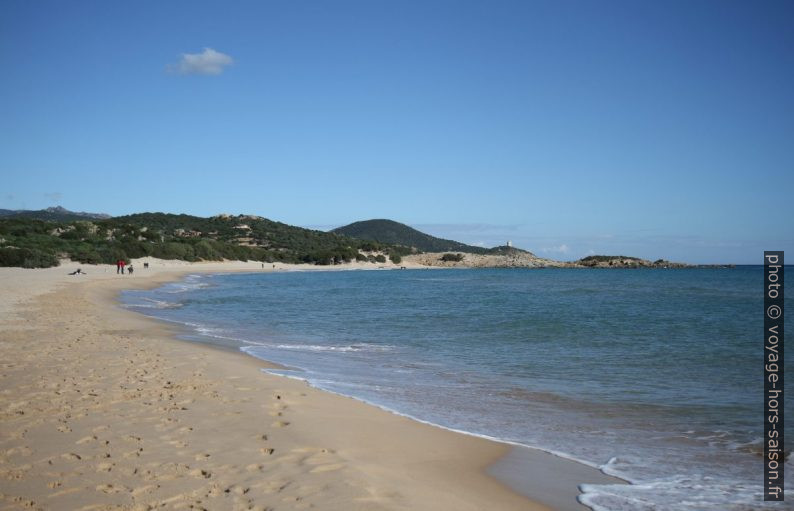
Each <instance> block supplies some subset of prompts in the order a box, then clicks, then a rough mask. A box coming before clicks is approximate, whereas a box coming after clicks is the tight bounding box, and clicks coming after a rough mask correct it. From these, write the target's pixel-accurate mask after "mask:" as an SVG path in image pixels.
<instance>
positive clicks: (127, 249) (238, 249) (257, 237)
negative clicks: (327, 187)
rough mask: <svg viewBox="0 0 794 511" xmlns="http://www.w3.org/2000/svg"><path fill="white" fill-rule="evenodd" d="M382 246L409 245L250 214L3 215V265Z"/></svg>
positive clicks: (242, 256) (248, 256)
mask: <svg viewBox="0 0 794 511" xmlns="http://www.w3.org/2000/svg"><path fill="white" fill-rule="evenodd" d="M376 251H379V252H385V253H387V254H389V255H390V256H392V258H393V260H398V259H397V258H398V256H400V255H404V254H405V253H407V252H408V251H407V249H405V248H403V247H396V246H392V245H388V244H383V243H378V242H373V241H368V240H361V239H354V238H350V237H347V236H344V235H340V234H335V233H328V232H322V231H314V230H310V229H303V228H301V227H294V226H291V225H287V224H284V223H281V222H274V221H272V220H268V219H266V218H262V217H256V216H249V215H238V216H232V215H218V216H213V217H210V218H202V217H196V216H191V215H174V214H166V213H139V214H134V215H128V216H121V217H113V218H107V219H81V220H72V221H47V220H38V219H33V218H25V217H19V216H12V217H0V266H25V267H47V266H54V265H57V264H58V258H70V259H72V260H75V261H80V262H84V263H107V264H109V263H113V262H115V261H116V260H118V259H133V258H139V257H144V256H152V257H159V258H162V259H180V260H185V261H199V260H205V261H217V260H221V259H236V260H255V261H263V262H275V261H282V262H287V263H311V264H337V263H341V262H343V261H351V260H354V259H356V260H367V259H370V258H371V259H375V257H376V256H375V255H372V254H370V256H369V257H368V256H366V255H364V254H362V253H361V252H376ZM381 258H382V257H381Z"/></svg>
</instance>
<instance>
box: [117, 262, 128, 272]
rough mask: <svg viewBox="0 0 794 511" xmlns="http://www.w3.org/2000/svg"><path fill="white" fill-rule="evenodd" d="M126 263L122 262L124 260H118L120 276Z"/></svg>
mask: <svg viewBox="0 0 794 511" xmlns="http://www.w3.org/2000/svg"><path fill="white" fill-rule="evenodd" d="M126 264H127V263H125V262H124V259H119V266H120V267H121V274H122V275H124V265H126Z"/></svg>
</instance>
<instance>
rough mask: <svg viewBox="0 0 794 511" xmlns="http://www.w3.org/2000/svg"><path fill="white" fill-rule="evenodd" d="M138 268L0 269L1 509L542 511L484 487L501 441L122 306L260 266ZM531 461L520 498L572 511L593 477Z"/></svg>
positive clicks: (540, 458)
mask: <svg viewBox="0 0 794 511" xmlns="http://www.w3.org/2000/svg"><path fill="white" fill-rule="evenodd" d="M139 263H140V262H136V264H135V267H136V271H135V273H134V275H133V276H128V275H125V276H121V275H116V273H115V267H107V266H86V265H82V268H83V269H84V270H85V271H86V272H87V275H82V276H81V275H75V276H68V275H67V273H68V272H70V271H73V269H75V268H77V267H78V266H80V265H77V264H76V263H69V264H66V265H64V266H61V267H58V268H51V269H46V270H23V269H18V268H0V318H1V322H0V396H1V397H0V425H1V426H2V427H0V509H58V510H60V509H70V510H71V509H219V510H221V509H223V510H225V509H273V510H278V509H308V508H317V509H323V510H353V509H368V510H369V509H372V510H378V509H384V510H386V509H389V510H391V509H405V510H424V509H427V510H468V509H471V510H478V509H487V510H534V509H548V507H545V506H543V505H541V504H537V503H535V502H533V501H530V500H528V499H527V498H525V497H523V496H521V495H519V494H518V493H515V492H513V491H511V490H510V489H508V488H507V487H506V486H504V485H503V484H502V483H500V482H499V481H497V480H496V479H494V478H492V477H491V476H489V475H487V473H486V469H487V467H489V466H491V465H492V464H493V463H494V462H495V461H497V460H498V459H500V458H502V457H504V456H505V455H506V454H507V453H508V452H509V451H510V447H509V446H506V445H504V444H500V443H496V442H491V441H488V440H484V439H481V438H476V437H472V436H467V435H462V434H457V433H453V432H449V431H446V430H443V429H441V428H436V427H433V426H429V425H425V424H421V423H418V422H415V421H412V420H409V419H407V418H404V417H400V416H397V415H394V414H391V413H388V412H385V411H382V410H380V409H377V408H375V407H372V406H369V405H366V404H363V403H361V402H358V401H355V400H353V399H349V398H344V397H340V396H337V395H334V394H330V393H326V392H322V391H319V390H316V389H313V388H310V387H308V386H307V385H306V384H304V383H302V382H299V381H296V380H290V379H287V378H282V377H278V376H274V375H270V374H266V373H263V372H262V368H263V367H266V366H267V365H266V363H264V362H261V361H258V360H256V359H253V358H250V357H248V356H245V355H243V354H241V353H238V352H232V351H225V350H219V349H213V348H210V347H206V346H203V345H200V344H197V343H188V342H183V341H178V340H176V339H175V338H174V333H175V332H174V330H173V329H172V328H171V327H169V326H168V325H163V324H161V323H159V322H156V321H153V320H149V319H147V318H144V317H142V316H139V315H137V314H134V313H132V312H129V311H127V310H125V309H123V308H121V307H118V306H117V304H116V300H115V297H116V296H117V294H118V292H119V291H120V290H121V289H124V288H131V287H149V286H154V285H157V284H159V283H162V282H165V281H168V280H173V279H175V278H178V277H179V276H181V275H184V274H186V273H194V272H197V271H210V272H217V271H262V269H261V265H260V264H259V263H210V264H201V265H196V264H180V263H175V262H169V263H165V262H162V261H154V260H152V261H151V267H150V268H149V269H148V270H144V269H143V265H142V264H139ZM370 267H371V265H370ZM279 268H280V269H284V266H283V265H279ZM302 269H304V267H302ZM264 271H272V268H267V269H266V270H264ZM532 453H533V454H531V455H530V456H529V461H527V458H526V457H525V458H524V462H526V463H528V464H525V465H524V466H523V467H522V469H521V470H522V471H524V470H528V471H529V473H530V474H531V475H532V477H530V478H529V479H530V481H531V483H530V484H523V483H521V482H519V483H517V485H516V486H518V487H520V489H522V490H524V493H527V492H529V494H530V495H532V497H533V500H534V501H536V502H546V503H548V504H550V505H551V507H553V508H559V509H576V508H581V509H583V507H582V506H580V505H579V504H577V503H576V501H575V496H576V494H577V490H576V485H577V484H578V483H581V482H598V481H599V479H598V477H597V476H601V477H603V476H602V475H601V474H600V473H598V472H597V471H595V470H592V469H587V470H589V471H590V472H588V473H586V474H585V475H581V474H578V473H575V471H571V470H568V468H570V467H571V466H573V465H575V466H576V467H581V466H579V465H577V464H574V463H571V462H568V461H565V460H561V459H559V458H556V457H554V456H551V455H546V454H544V453H539V452H536V451H532ZM566 467H568V468H566ZM574 473H575V476H571V477H568V476H566V475H565V474H569V475H570V474H574ZM581 479H587V480H581ZM552 481H557V485H558V486H561V488H557V487H555V486H553V485H552V484H551V482H552ZM514 484H515V483H514ZM548 488H553V489H552V490H548Z"/></svg>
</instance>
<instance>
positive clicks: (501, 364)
mask: <svg viewBox="0 0 794 511" xmlns="http://www.w3.org/2000/svg"><path fill="white" fill-rule="evenodd" d="M762 280H763V277H762V268H761V267H740V268H737V269H731V270H634V271H632V270H601V271H599V270H405V271H346V272H288V273H270V274H244V275H242V274H236V275H217V276H190V277H188V278H187V279H185V280H184V281H183V282H180V283H174V284H168V285H165V286H163V287H161V288H159V289H156V290H152V291H128V292H125V293H124V298H123V299H124V301H125V302H126V303H127V304H128V306H130V307H131V308H133V309H135V310H139V311H141V312H143V313H145V314H148V315H151V316H155V317H158V318H161V319H166V320H169V321H175V322H178V323H181V324H184V325H186V326H187V327H189V332H190V333H189V334H188V337H189V338H190V339H192V340H196V341H201V342H212V343H218V344H228V345H232V346H239V347H241V349H243V350H244V351H245V352H247V353H249V354H251V355H253V356H256V357H260V358H263V359H267V360H272V361H275V362H279V363H281V364H284V365H286V366H288V367H290V368H292V369H291V370H289V371H283V372H282V373H283V374H288V375H290V376H293V377H299V378H303V379H306V380H308V381H309V382H310V383H311V384H313V385H315V386H317V387H320V388H323V389H327V390H331V391H334V392H338V393H342V394H346V395H350V396H354V397H357V398H360V399H363V400H365V401H368V402H371V403H373V404H377V405H379V406H382V407H384V408H388V409H391V410H395V411H397V412H399V413H402V414H406V415H409V416H412V417H416V418H418V419H421V420H425V421H429V422H432V423H436V424H439V425H442V426H445V427H448V428H453V429H459V430H464V431H467V432H470V433H474V434H480V435H487V436H490V437H496V438H499V439H503V440H507V441H511V442H517V443H520V444H524V445H528V446H533V447H539V448H542V449H545V450H548V451H552V452H555V453H557V454H560V455H563V456H566V457H570V458H573V459H576V460H580V461H582V462H585V463H588V464H590V465H593V466H596V467H599V468H601V469H602V470H603V471H604V472H606V473H609V474H612V475H617V476H620V477H623V478H625V479H627V480H629V481H631V482H632V483H634V484H632V485H590V486H586V487H585V488H584V490H585V494H584V495H583V496H582V502H583V503H586V504H587V505H590V506H591V507H593V508H595V509H607V510H643V509H648V510H650V509H698V510H728V509H734V510H737V509H758V508H763V507H764V506H763V502H762V500H761V499H762V496H761V495H762V494H761V492H762V458H761V457H760V455H759V454H758V452H759V451H760V449H761V448H762V445H761V437H762V434H763V429H762V415H761V410H762V394H763V380H762V373H761V368H762V339H763V337H762V331H763V317H762V311H763V295H762V291H761V285H762ZM786 305H787V306H788V307H789V309H790V310H791V300H787V301H786ZM787 367H788V368H789V374H792V373H791V367H790V364H788V365H787ZM789 381H791V378H789ZM792 391H793V390H792V389H791V388H788V389H787V395H788V396H791V393H792ZM787 401H788V400H787ZM792 421H794V417H793V418H790V419H789V424H792ZM787 434H788V435H789V438H792V437H791V436H790V435H791V428H787ZM792 475H794V467H792V466H791V463H789V464H788V466H787V476H792ZM787 481H791V478H790V477H787ZM786 487H787V491H789V492H792V493H791V495H794V486H792V485H791V484H790V482H788V483H787V484H786ZM784 506H785V504H783V505H781V503H778V504H777V505H774V506H769V508H770V509H771V508H775V509H784V508H785V507H784ZM788 509H791V507H789V508H788Z"/></svg>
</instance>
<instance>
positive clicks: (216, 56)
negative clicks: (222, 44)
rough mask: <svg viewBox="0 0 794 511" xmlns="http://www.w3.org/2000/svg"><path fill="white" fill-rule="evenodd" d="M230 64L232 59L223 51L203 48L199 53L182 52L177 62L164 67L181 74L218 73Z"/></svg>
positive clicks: (232, 61) (232, 62)
mask: <svg viewBox="0 0 794 511" xmlns="http://www.w3.org/2000/svg"><path fill="white" fill-rule="evenodd" d="M232 64H234V59H233V58H231V57H230V56H228V55H226V54H225V53H221V52H219V51H216V50H213V49H212V48H204V51H203V52H201V53H183V54H182V58H181V59H180V60H179V62H178V63H176V64H171V65H169V66H167V68H166V69H167V70H168V71H170V72H172V73H179V74H182V75H219V74H221V73H223V71H224V70H225V69H226V68H227V67H228V66H231V65H232Z"/></svg>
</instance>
